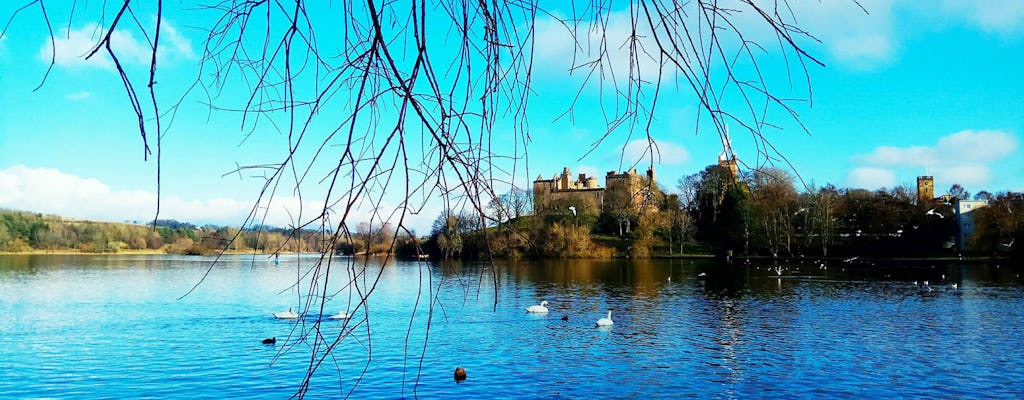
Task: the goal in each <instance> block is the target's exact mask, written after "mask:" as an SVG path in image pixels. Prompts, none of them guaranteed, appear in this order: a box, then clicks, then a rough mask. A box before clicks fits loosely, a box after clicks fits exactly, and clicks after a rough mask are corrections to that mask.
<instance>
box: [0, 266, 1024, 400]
mask: <svg viewBox="0 0 1024 400" xmlns="http://www.w3.org/2000/svg"><path fill="white" fill-rule="evenodd" d="M316 260H317V257H313V256H303V257H298V256H290V257H282V259H281V262H280V264H275V263H274V262H272V261H271V260H268V259H266V258H263V257H256V258H254V257H252V256H230V257H227V258H226V259H222V260H221V261H219V262H218V263H217V264H216V265H214V267H213V268H212V269H210V266H211V263H212V262H213V258H202V257H178V256H0V397H3V398H66V399H75V398H81V399H94V398H288V397H289V396H291V395H293V394H295V393H296V391H298V390H299V389H300V385H301V384H302V383H303V381H304V378H305V377H306V371H307V370H308V367H309V366H310V364H311V363H314V364H317V365H319V368H318V369H317V370H316V372H314V373H313V374H312V376H311V377H310V378H309V380H308V382H309V383H308V385H309V386H308V388H309V392H308V395H307V396H308V397H310V398H338V397H344V396H351V397H354V398H400V397H407V398H412V397H421V398H580V397H603V398H622V397H641V396H643V397H653V398H680V397H699V398H751V397H756V398H794V397H799V398H864V397H872V398H877V397H910V398H925V397H927V398H932V397H938V398H1021V397H1024V385H1021V382H1024V346H1021V344H1022V343H1024V340H1022V339H1024V333H1022V332H1024V290H1022V288H1024V287H1022V284H1021V280H1020V278H1019V277H1018V276H1017V274H1018V273H1021V272H1020V271H1017V270H1015V269H1014V268H1011V267H1009V266H1001V267H996V266H994V265H993V266H985V265H972V266H958V265H937V266H932V265H921V266H911V267H895V266H884V267H883V266H865V265H853V264H838V263H837V264H835V265H828V266H826V267H825V268H823V267H822V266H820V265H818V264H812V263H810V262H808V263H806V264H788V265H782V266H781V267H782V268H785V269H784V270H783V271H782V276H781V277H780V276H779V274H778V273H777V272H776V271H775V270H772V269H769V268H768V266H761V267H758V266H754V265H736V266H724V265H716V264H714V263H711V262H704V261H689V260H658V261H638V262H629V261H551V262H502V263H499V264H497V265H495V266H494V267H493V268H492V267H491V266H489V265H486V264H455V265H439V264H429V263H427V264H417V263H406V262H398V263H391V264H389V265H387V266H385V267H383V268H382V267H381V266H380V264H379V263H378V262H374V261H370V262H367V261H366V260H362V259H359V260H355V259H351V258H335V259H332V260H331V264H330V275H329V278H328V279H327V280H326V283H325V282H324V279H323V277H324V276H325V274H326V272H327V271H326V270H325V269H323V268H322V269H319V270H318V269H316V268H314V265H315V261H316ZM208 271H209V272H208ZM702 273H703V274H705V275H704V276H700V274H702ZM204 276H205V279H204ZM200 280H202V284H200V285H199V286H198V287H197V288H196V289H195V290H194V291H192V292H191V293H189V291H190V289H192V287H193V286H194V285H195V284H196V283H197V282H200ZM297 280H299V281H301V282H302V284H301V285H300V286H298V287H297V286H295V285H293V284H294V283H295V282H296V281H297ZM924 280H928V281H929V285H928V286H924V285H923V282H922V281H924ZM311 281H316V282H319V283H318V284H316V285H313V286H312V287H311V286H310V282H311ZM915 281H916V282H915ZM374 283H376V286H375V288H374V289H373V292H372V294H371V296H370V300H369V302H368V303H367V304H366V305H365V307H358V306H357V304H358V299H359V297H360V293H364V294H365V293H367V292H368V291H369V290H370V289H371V287H373V286H374ZM952 283H957V284H958V285H959V287H958V288H957V289H953V288H952V286H951V285H952ZM186 294H188V295H186ZM321 299H325V304H326V308H324V309H323V310H321V309H320V300H321ZM540 300H547V301H549V302H550V306H549V307H550V308H551V312H550V313H549V314H547V315H532V314H527V313H526V312H525V307H527V306H529V305H532V304H537V303H538V302H539V301H540ZM288 308H294V309H295V310H302V311H305V316H304V317H303V318H302V319H300V320H297V321H296V320H292V321H289V320H276V319H274V318H273V317H272V313H274V312H279V311H284V310H287V309H288ZM607 310H612V318H613V319H614V320H615V325H614V326H612V327H611V328H597V327H595V325H594V323H595V321H596V320H597V319H598V318H600V317H602V316H604V315H605V314H606V312H607ZM339 311H349V312H351V313H353V314H354V317H353V318H352V319H350V320H347V321H332V320H326V316H328V315H331V314H334V313H337V312H339ZM321 315H323V318H321V317H320V316H321ZM563 316H567V317H568V320H567V321H566V320H563V319H562V317H563ZM268 337H276V338H277V344H276V345H264V344H262V343H261V340H262V339H264V338H268ZM317 338H319V340H317ZM326 344H332V345H334V347H333V351H331V352H330V353H329V354H328V353H326V352H325V350H324V347H325V345H326ZM456 366H462V367H464V368H466V370H467V371H468V375H469V379H468V380H466V381H465V382H463V383H460V384H456V383H455V382H454V381H453V380H452V371H453V370H454V368H455V367H456Z"/></svg>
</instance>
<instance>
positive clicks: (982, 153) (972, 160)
mask: <svg viewBox="0 0 1024 400" xmlns="http://www.w3.org/2000/svg"><path fill="white" fill-rule="evenodd" d="M1017 149H1018V139H1017V137H1016V136H1014V135H1012V134H1009V133H1006V132H1001V131H994V130H965V131H960V132H956V133H952V134H949V135H946V136H943V137H941V138H939V139H938V140H936V142H935V143H934V144H932V145H930V146H910V147H895V146H879V147H876V148H875V149H874V150H873V151H872V152H871V153H868V154H859V155H855V156H853V158H852V159H853V161H854V162H855V163H857V164H860V165H864V166H865V168H858V169H855V170H853V171H851V172H850V177H849V178H848V180H849V181H850V182H851V183H852V182H860V180H859V179H861V178H863V179H864V181H867V182H870V181H871V180H870V179H868V177H871V176H875V177H878V176H881V173H880V172H879V171H880V170H883V169H882V168H900V167H905V168H915V169H916V170H917V172H918V173H925V172H927V173H929V174H932V175H934V176H937V177H941V180H943V181H945V182H955V183H960V184H961V185H965V186H983V185H985V184H987V183H989V181H990V180H991V179H992V178H993V173H992V169H991V167H990V165H992V164H996V163H998V162H1000V161H1001V160H1004V159H1006V158H1007V157H1010V156H1011V155H1014V154H1016V153H1017ZM862 169H863V170H865V171H860V172H858V171H859V170H862ZM926 170H927V171H926ZM872 171H873V172H874V173H875V174H874V175H872V173H871V172H872ZM855 173H857V174H859V175H855Z"/></svg>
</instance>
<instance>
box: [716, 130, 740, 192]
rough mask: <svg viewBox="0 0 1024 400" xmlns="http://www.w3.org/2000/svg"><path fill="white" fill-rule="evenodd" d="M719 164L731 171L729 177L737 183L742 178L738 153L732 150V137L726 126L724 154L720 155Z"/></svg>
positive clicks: (723, 138)
mask: <svg viewBox="0 0 1024 400" xmlns="http://www.w3.org/2000/svg"><path fill="white" fill-rule="evenodd" d="M718 166H719V167H722V168H725V169H726V170H727V171H729V179H731V180H732V183H736V182H738V181H739V179H740V164H739V160H737V159H736V153H735V152H733V151H732V139H730V138H729V129H728V128H726V130H725V134H724V135H722V154H719V155H718Z"/></svg>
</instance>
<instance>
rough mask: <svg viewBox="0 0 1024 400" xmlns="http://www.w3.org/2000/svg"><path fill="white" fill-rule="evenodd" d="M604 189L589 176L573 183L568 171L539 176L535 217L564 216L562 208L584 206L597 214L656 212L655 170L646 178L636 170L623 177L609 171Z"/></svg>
mask: <svg viewBox="0 0 1024 400" xmlns="http://www.w3.org/2000/svg"><path fill="white" fill-rule="evenodd" d="M605 186H607V187H606V188H602V187H599V186H598V185H597V178H594V177H592V176H590V177H588V176H587V175H586V174H579V175H578V177H577V178H576V179H575V180H574V179H573V177H572V172H571V171H570V170H569V168H568V167H566V168H565V169H563V170H562V173H561V174H559V175H555V176H554V177H553V178H551V179H544V178H543V177H541V176H538V177H537V180H535V181H533V210H534V213H536V214H547V213H552V212H555V213H565V212H566V210H560V208H562V207H563V206H565V207H566V208H567V207H568V206H573V207H575V208H577V209H580V210H585V209H587V208H588V207H586V206H585V205H592V206H593V209H594V210H596V211H616V210H619V211H627V212H639V211H642V210H644V209H655V208H657V204H656V202H655V201H654V199H653V193H654V192H655V191H654V190H652V189H656V188H657V187H658V186H657V182H656V180H655V176H654V168H653V167H652V168H649V169H648V170H647V173H646V174H645V175H640V174H638V173H637V172H636V168H630V169H629V171H626V172H623V173H618V172H616V171H608V173H607V174H606V175H605Z"/></svg>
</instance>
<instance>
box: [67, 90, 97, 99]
mask: <svg viewBox="0 0 1024 400" xmlns="http://www.w3.org/2000/svg"><path fill="white" fill-rule="evenodd" d="M89 96H91V93H89V92H87V91H84V90H83V91H81V92H74V93H68V95H67V96H66V97H67V99H68V100H85V99H88V98H89Z"/></svg>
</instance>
